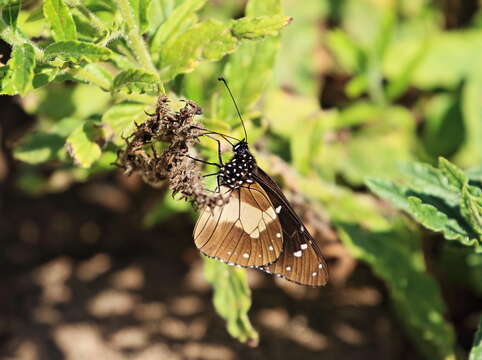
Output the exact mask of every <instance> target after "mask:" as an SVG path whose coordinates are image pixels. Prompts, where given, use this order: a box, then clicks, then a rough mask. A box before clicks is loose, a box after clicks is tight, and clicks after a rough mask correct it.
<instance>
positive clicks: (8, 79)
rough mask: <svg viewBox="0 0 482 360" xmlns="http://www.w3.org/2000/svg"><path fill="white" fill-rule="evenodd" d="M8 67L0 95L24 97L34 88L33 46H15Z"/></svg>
mask: <svg viewBox="0 0 482 360" xmlns="http://www.w3.org/2000/svg"><path fill="white" fill-rule="evenodd" d="M6 67H7V69H6V70H7V73H6V74H5V77H4V78H3V79H2V80H1V87H0V94H6V95H16V94H20V95H24V94H25V93H26V92H27V91H28V90H30V88H31V87H32V80H33V75H34V68H35V53H34V49H33V47H32V45H30V44H27V43H24V44H21V45H15V46H14V47H13V51H12V55H11V58H10V60H8V63H7V66H6Z"/></svg>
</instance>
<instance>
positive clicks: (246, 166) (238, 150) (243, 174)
mask: <svg viewBox="0 0 482 360" xmlns="http://www.w3.org/2000/svg"><path fill="white" fill-rule="evenodd" d="M233 151H234V156H233V157H232V159H231V160H229V161H228V162H227V163H226V164H224V165H222V166H221V168H220V170H219V175H218V179H219V184H220V185H224V186H228V187H230V188H232V189H238V188H240V187H241V186H243V185H245V184H252V183H253V182H254V179H253V172H254V171H255V169H256V160H255V159H254V157H253V155H251V153H250V151H249V148H248V144H247V143H246V141H245V140H242V141H240V142H239V143H237V144H236V145H235V146H234V147H233Z"/></svg>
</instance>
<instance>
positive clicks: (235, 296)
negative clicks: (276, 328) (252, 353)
mask: <svg viewBox="0 0 482 360" xmlns="http://www.w3.org/2000/svg"><path fill="white" fill-rule="evenodd" d="M203 261H204V276H205V278H206V280H207V281H208V282H209V283H210V284H211V285H212V286H213V288H214V295H213V302H214V307H215V309H216V311H217V313H218V314H219V315H221V316H222V317H223V318H224V319H225V320H226V323H227V328H228V332H229V333H230V334H231V336H233V337H235V338H236V339H238V340H239V341H241V342H249V343H251V344H252V345H255V344H257V343H258V333H257V332H256V330H255V329H254V328H253V326H252V325H251V323H250V321H249V318H248V311H249V308H250V307H251V291H250V289H249V286H248V282H247V279H246V272H245V271H244V270H243V269H237V268H235V267H233V266H228V265H226V264H223V263H221V262H219V261H217V260H214V259H209V258H207V257H204V256H203Z"/></svg>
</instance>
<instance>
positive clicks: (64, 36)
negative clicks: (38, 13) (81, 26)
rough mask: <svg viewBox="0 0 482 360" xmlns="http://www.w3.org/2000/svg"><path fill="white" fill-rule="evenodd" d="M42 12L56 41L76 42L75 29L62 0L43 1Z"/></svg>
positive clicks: (70, 15)
mask: <svg viewBox="0 0 482 360" xmlns="http://www.w3.org/2000/svg"><path fill="white" fill-rule="evenodd" d="M43 12H44V15H45V18H46V19H47V21H48V23H49V24H50V27H51V29H52V36H53V38H54V40H56V41H65V40H76V39H77V29H76V27H75V23H74V19H73V18H72V14H71V13H70V10H69V8H68V7H67V5H66V4H65V3H64V0H45V1H44V4H43Z"/></svg>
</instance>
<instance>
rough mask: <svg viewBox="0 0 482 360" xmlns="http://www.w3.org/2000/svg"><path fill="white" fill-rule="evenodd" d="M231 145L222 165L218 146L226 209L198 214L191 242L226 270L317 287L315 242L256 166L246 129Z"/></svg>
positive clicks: (319, 266) (323, 277) (323, 272)
mask: <svg viewBox="0 0 482 360" xmlns="http://www.w3.org/2000/svg"><path fill="white" fill-rule="evenodd" d="M219 80H221V81H223V82H224V84H225V85H226V87H227V89H228V91H229V94H230V95H231V98H232V100H233V102H234V105H235V107H236V110H237V112H238V115H239V117H240V119H241V123H242V125H243V128H244V131H245V139H243V140H240V141H238V142H237V143H235V144H232V145H233V148H232V150H233V153H234V155H233V157H232V158H231V159H230V160H229V161H228V162H226V163H224V162H223V160H222V157H221V151H220V147H219V146H220V144H219V142H218V154H219V163H209V164H211V165H216V166H217V167H218V172H216V173H214V174H211V175H216V177H217V183H218V188H217V191H220V192H222V193H224V194H226V195H228V196H229V199H228V202H227V203H226V204H225V205H222V206H218V207H215V208H214V209H211V208H205V209H203V210H202V212H201V214H200V216H199V218H198V220H197V223H196V226H195V228H194V233H193V237H194V242H195V244H196V246H197V248H198V249H199V250H200V251H201V252H202V253H203V254H204V255H206V256H208V257H211V258H215V259H218V260H220V261H222V262H224V263H227V264H229V265H239V266H242V267H249V268H256V269H259V270H262V271H265V272H267V273H270V274H275V275H276V276H278V277H282V278H284V279H286V280H289V281H292V282H295V283H297V284H300V285H308V286H321V285H325V284H326V282H327V281H328V268H327V265H326V262H325V260H324V258H323V255H322V253H321V250H320V244H319V242H318V241H317V240H315V239H314V238H313V237H312V236H311V235H310V233H309V232H308V230H307V229H306V227H305V226H304V225H303V222H302V221H301V219H300V218H299V217H298V215H297V214H296V212H295V211H294V210H293V207H292V206H291V205H290V203H289V201H288V200H287V199H286V197H285V195H284V194H283V192H282V191H281V189H280V187H279V186H278V185H277V184H276V183H275V182H274V180H273V179H271V177H270V176H269V175H267V174H266V173H265V172H264V171H263V170H262V169H261V168H260V167H259V166H258V165H257V163H256V160H255V158H254V156H253V155H252V154H251V152H250V150H249V145H248V141H247V133H246V128H245V127H244V122H243V119H242V117H241V115H240V112H239V109H238V107H237V104H236V101H235V100H234V97H233V95H232V93H231V90H230V89H229V87H228V85H227V83H226V80H224V78H220V79H219Z"/></svg>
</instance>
